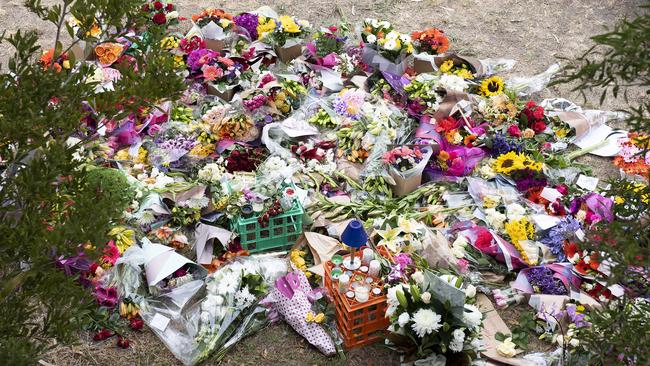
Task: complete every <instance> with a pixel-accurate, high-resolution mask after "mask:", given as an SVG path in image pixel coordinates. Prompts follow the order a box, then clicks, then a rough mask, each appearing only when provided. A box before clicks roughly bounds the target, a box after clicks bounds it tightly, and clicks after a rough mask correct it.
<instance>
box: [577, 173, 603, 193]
mask: <svg viewBox="0 0 650 366" xmlns="http://www.w3.org/2000/svg"><path fill="white" fill-rule="evenodd" d="M576 185H577V186H578V187H580V188H584V189H586V190H588V191H595V190H596V188H597V187H598V178H594V177H588V176H586V175H583V174H580V176H579V177H578V180H577V181H576Z"/></svg>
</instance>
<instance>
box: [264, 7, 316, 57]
mask: <svg viewBox="0 0 650 366" xmlns="http://www.w3.org/2000/svg"><path fill="white" fill-rule="evenodd" d="M310 29H311V26H310V24H309V22H307V21H306V20H298V19H297V18H295V17H292V16H289V15H282V16H280V17H278V18H277V19H273V18H267V17H259V25H258V26H257V33H258V36H259V39H260V40H262V41H263V42H265V43H268V44H271V45H273V46H275V47H276V53H277V54H278V56H279V57H280V59H281V60H282V61H283V62H289V61H291V60H293V59H294V58H296V57H298V56H300V55H301V53H302V48H301V43H302V39H303V38H304V37H305V36H306V35H307V33H308V32H309V30H310Z"/></svg>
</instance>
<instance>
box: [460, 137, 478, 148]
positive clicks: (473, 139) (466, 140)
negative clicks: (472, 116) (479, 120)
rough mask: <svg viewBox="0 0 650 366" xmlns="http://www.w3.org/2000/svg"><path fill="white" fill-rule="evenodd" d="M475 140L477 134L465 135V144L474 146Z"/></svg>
mask: <svg viewBox="0 0 650 366" xmlns="http://www.w3.org/2000/svg"><path fill="white" fill-rule="evenodd" d="M475 140H476V135H468V136H465V139H464V140H463V144H465V146H467V147H469V146H472V143H473V142H474V141H475Z"/></svg>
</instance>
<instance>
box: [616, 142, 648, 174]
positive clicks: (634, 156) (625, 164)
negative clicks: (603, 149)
mask: <svg viewBox="0 0 650 366" xmlns="http://www.w3.org/2000/svg"><path fill="white" fill-rule="evenodd" d="M648 139H649V137H648V136H641V135H638V134H629V135H628V137H626V138H622V139H619V141H618V146H619V147H620V151H619V153H618V155H617V156H616V157H615V158H614V164H615V165H616V166H618V167H619V168H620V169H621V171H623V172H624V173H625V174H629V175H632V176H641V177H643V178H645V179H646V180H648V179H649V178H648V177H649V173H650V151H647V148H648V146H649V145H650V142H649V141H650V140H648Z"/></svg>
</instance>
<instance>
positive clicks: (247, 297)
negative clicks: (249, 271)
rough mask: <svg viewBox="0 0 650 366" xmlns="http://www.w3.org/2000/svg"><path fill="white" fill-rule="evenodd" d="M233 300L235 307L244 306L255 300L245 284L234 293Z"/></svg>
mask: <svg viewBox="0 0 650 366" xmlns="http://www.w3.org/2000/svg"><path fill="white" fill-rule="evenodd" d="M235 301H236V306H237V307H240V308H244V307H247V306H250V305H251V304H252V303H254V302H255V296H254V295H253V294H251V293H250V291H249V290H248V286H246V287H244V288H243V289H241V290H239V291H238V292H237V294H235Z"/></svg>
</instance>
